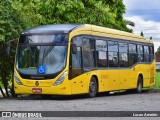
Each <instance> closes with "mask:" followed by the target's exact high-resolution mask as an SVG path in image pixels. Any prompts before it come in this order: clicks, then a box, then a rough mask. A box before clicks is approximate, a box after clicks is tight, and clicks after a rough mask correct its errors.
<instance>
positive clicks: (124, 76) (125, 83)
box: [119, 69, 131, 89]
mask: <svg viewBox="0 0 160 120" xmlns="http://www.w3.org/2000/svg"><path fill="white" fill-rule="evenodd" d="M119 74H120V75H119V79H120V89H129V88H130V82H131V80H130V79H128V75H129V70H128V69H126V70H120V73H119Z"/></svg>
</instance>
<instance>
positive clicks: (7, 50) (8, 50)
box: [6, 40, 17, 55]
mask: <svg viewBox="0 0 160 120" xmlns="http://www.w3.org/2000/svg"><path fill="white" fill-rule="evenodd" d="M13 42H17V40H10V41H8V46H7V49H6V52H7V54H8V55H10V52H11V44H12V43H13Z"/></svg>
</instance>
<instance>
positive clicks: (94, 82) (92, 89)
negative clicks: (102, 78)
mask: <svg viewBox="0 0 160 120" xmlns="http://www.w3.org/2000/svg"><path fill="white" fill-rule="evenodd" d="M97 93H98V78H97V76H96V75H92V77H91V79H90V83H89V90H88V97H90V98H93V97H95V96H96V95H97Z"/></svg>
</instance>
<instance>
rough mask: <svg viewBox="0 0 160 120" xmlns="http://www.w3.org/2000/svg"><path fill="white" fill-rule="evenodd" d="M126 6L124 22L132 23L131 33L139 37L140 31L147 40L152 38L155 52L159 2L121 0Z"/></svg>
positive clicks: (159, 36) (159, 30)
mask: <svg viewBox="0 0 160 120" xmlns="http://www.w3.org/2000/svg"><path fill="white" fill-rule="evenodd" d="M123 3H124V5H125V6H126V14H124V18H125V19H126V20H130V21H133V22H134V23H135V26H134V27H131V26H129V25H128V27H129V28H131V29H133V31H134V32H133V33H135V34H138V35H140V33H141V31H143V33H144V37H145V38H146V39H149V38H150V37H151V36H152V39H153V41H154V46H155V51H157V48H158V47H159V46H160V0H123Z"/></svg>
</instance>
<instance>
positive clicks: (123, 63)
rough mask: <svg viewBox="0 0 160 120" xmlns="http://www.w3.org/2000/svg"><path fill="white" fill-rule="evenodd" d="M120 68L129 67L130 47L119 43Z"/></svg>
mask: <svg viewBox="0 0 160 120" xmlns="http://www.w3.org/2000/svg"><path fill="white" fill-rule="evenodd" d="M119 66H120V67H128V45H127V43H119Z"/></svg>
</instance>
